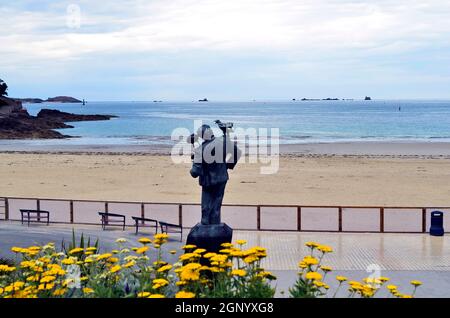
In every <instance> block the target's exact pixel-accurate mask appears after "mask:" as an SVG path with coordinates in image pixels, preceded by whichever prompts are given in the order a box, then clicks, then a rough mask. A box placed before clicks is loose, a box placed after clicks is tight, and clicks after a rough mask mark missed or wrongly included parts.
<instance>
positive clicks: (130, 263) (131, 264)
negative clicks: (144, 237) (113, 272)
mask: <svg viewBox="0 0 450 318" xmlns="http://www.w3.org/2000/svg"><path fill="white" fill-rule="evenodd" d="M135 264H136V262H135V261H129V262H128V263H126V264H125V265H123V267H125V268H130V267H133V266H134V265H135Z"/></svg>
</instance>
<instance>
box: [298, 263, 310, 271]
mask: <svg viewBox="0 0 450 318" xmlns="http://www.w3.org/2000/svg"><path fill="white" fill-rule="evenodd" d="M298 267H300V268H303V269H305V268H307V267H308V265H306V263H305V262H303V261H301V262H299V263H298Z"/></svg>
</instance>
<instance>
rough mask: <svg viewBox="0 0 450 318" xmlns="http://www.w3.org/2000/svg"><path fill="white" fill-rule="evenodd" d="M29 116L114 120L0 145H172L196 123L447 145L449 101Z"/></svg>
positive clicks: (312, 139) (67, 107) (253, 104)
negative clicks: (176, 132) (93, 116)
mask: <svg viewBox="0 0 450 318" xmlns="http://www.w3.org/2000/svg"><path fill="white" fill-rule="evenodd" d="M24 107H25V108H26V109H27V110H28V112H29V113H30V114H32V115H36V114H37V113H38V112H39V111H40V110H41V109H42V108H48V109H58V110H61V111H65V112H70V113H77V114H110V115H116V116H118V117H117V118H114V119H112V120H109V121H95V122H75V123H69V124H71V125H73V126H74V128H71V129H63V130H60V132H61V133H63V134H66V135H71V136H75V137H76V138H70V139H64V140H8V141H6V140H1V141H0V145H1V146H2V147H3V148H2V149H5V146H8V145H11V146H15V145H16V146H17V145H22V146H26V145H33V146H39V145H46V146H55V147H58V146H60V145H64V146H68V145H69V146H70V145H78V146H80V145H81V146H83V145H85V146H94V147H95V146H100V145H125V146H126V145H152V144H170V143H173V141H171V140H170V136H171V134H172V132H173V131H174V129H176V128H186V129H189V130H191V131H193V130H194V121H195V120H202V122H203V123H206V124H210V125H211V126H214V121H215V120H217V119H219V120H221V121H224V122H233V123H234V126H235V127H241V128H244V129H247V128H257V129H258V128H268V129H271V128H278V129H279V134H280V143H281V144H297V143H330V142H359V141H429V142H439V141H450V101H443V100H372V101H364V100H339V101H325V100H320V101H300V100H297V101H284V102H283V101H249V102H168V101H167V102H166V101H163V102H131V101H128V102H106V101H88V102H87V103H86V105H84V106H83V105H82V104H62V103H42V104H24Z"/></svg>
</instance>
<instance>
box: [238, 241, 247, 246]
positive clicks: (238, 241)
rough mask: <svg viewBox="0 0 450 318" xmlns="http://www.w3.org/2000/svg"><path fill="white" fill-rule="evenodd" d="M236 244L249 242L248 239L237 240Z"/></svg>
mask: <svg viewBox="0 0 450 318" xmlns="http://www.w3.org/2000/svg"><path fill="white" fill-rule="evenodd" d="M236 244H238V245H245V244H247V241H246V240H237V241H236Z"/></svg>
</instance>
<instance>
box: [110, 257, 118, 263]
mask: <svg viewBox="0 0 450 318" xmlns="http://www.w3.org/2000/svg"><path fill="white" fill-rule="evenodd" d="M118 261H119V259H118V258H117V257H110V258H108V259H107V262H108V263H117V262H118Z"/></svg>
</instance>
